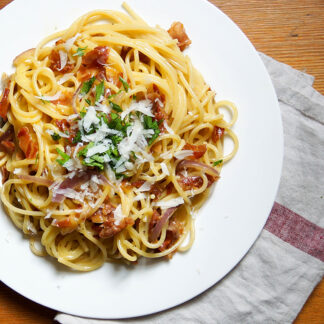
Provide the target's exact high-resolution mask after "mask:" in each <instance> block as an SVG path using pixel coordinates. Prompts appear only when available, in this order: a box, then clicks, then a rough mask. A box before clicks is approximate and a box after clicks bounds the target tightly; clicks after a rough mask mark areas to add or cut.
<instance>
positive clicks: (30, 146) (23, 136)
mask: <svg viewBox="0 0 324 324" xmlns="http://www.w3.org/2000/svg"><path fill="white" fill-rule="evenodd" d="M17 138H18V141H19V147H20V148H21V149H22V151H23V152H24V153H25V156H26V158H27V159H34V158H35V157H36V154H37V152H38V145H37V143H36V142H35V141H34V140H33V138H32V136H31V135H30V133H29V129H28V127H26V126H25V127H22V128H21V129H20V130H19V132H18V134H17Z"/></svg>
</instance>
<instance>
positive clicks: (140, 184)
mask: <svg viewBox="0 0 324 324" xmlns="http://www.w3.org/2000/svg"><path fill="white" fill-rule="evenodd" d="M144 182H145V180H136V181H134V182H132V186H133V187H135V188H137V189H138V188H140V187H141V186H142V185H143V183H144Z"/></svg>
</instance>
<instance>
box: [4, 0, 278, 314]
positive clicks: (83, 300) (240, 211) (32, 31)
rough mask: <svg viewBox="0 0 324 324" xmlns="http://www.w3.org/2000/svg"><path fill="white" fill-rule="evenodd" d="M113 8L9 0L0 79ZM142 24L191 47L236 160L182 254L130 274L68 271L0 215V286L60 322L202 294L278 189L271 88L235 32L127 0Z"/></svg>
mask: <svg viewBox="0 0 324 324" xmlns="http://www.w3.org/2000/svg"><path fill="white" fill-rule="evenodd" d="M121 2H122V1H120V0H110V1H106V0H91V1H89V0H69V1H67V0H56V1H44V0H29V1H28V4H27V3H26V1H25V0H16V1H14V2H13V3H11V4H9V5H8V6H7V7H5V8H4V9H3V10H1V11H0V39H1V40H2V43H3V44H6V45H5V47H3V48H2V50H1V51H0V71H1V72H2V71H3V72H7V73H8V72H11V71H12V60H13V58H14V57H15V56H16V55H17V54H19V53H20V52H22V51H24V50H26V49H29V48H32V47H35V45H36V44H37V43H38V42H39V41H40V40H41V39H42V38H43V37H45V36H47V35H49V34H51V33H53V32H55V31H56V30H59V29H64V28H66V27H68V26H69V25H70V24H71V23H72V22H73V21H74V20H75V19H76V18H77V17H79V16H80V15H82V14H84V13H86V12H88V11H90V10H93V9H115V10H122V8H121ZM128 3H129V4H130V5H131V6H132V7H133V9H134V10H135V11H136V12H137V13H138V14H140V15H141V16H142V17H143V18H144V19H145V20H146V21H147V22H149V23H150V24H151V25H154V26H155V25H156V24H158V25H160V26H162V27H164V28H166V29H167V28H169V26H170V25H171V23H172V22H173V21H181V22H182V23H183V24H184V26H185V28H186V30H187V33H188V35H189V37H190V38H191V40H192V45H191V46H190V48H189V50H188V51H187V54H188V55H190V57H191V59H192V61H193V64H194V65H195V66H196V67H197V68H198V69H199V70H200V71H201V72H202V74H203V75H204V77H205V79H206V81H207V82H208V83H209V84H210V85H211V87H212V88H213V89H215V90H216V92H217V93H218V94H217V97H216V99H225V98H226V99H229V100H231V101H233V102H235V103H236V104H237V106H238V110H239V119H238V122H237V124H236V125H235V128H234V131H235V132H236V134H237V135H238V138H239V141H240V149H239V152H238V154H237V155H236V157H235V158H234V159H233V160H232V161H231V162H230V163H228V164H227V165H226V166H225V167H224V168H223V171H222V177H221V179H220V180H219V182H218V184H217V186H216V187H215V190H214V191H213V193H212V196H211V198H210V199H209V200H208V201H207V203H206V204H205V206H204V207H203V208H202V209H201V210H200V211H199V213H198V215H197V217H196V240H195V242H194V245H193V247H192V249H191V250H189V251H188V252H186V253H183V254H181V253H178V254H176V255H175V256H174V257H173V259H172V260H171V261H165V260H164V259H163V260H157V261H154V262H148V261H146V262H145V261H144V262H140V264H138V265H136V266H130V267H127V266H124V265H114V264H105V265H104V266H103V267H102V268H100V269H99V270H97V271H93V272H90V273H77V272H72V271H70V270H68V269H66V268H64V267H63V266H61V265H59V264H57V262H56V261H54V260H52V259H51V258H41V257H37V256H35V255H33V254H32V252H31V251H30V250H29V245H28V240H27V239H25V238H24V237H23V235H22V234H21V233H20V232H19V231H18V230H17V229H16V228H15V227H14V225H13V224H12V222H11V221H10V220H9V218H8V217H7V216H6V215H5V213H4V212H1V214H0V260H1V267H0V279H1V280H2V281H3V282H4V283H5V284H6V285H8V286H9V287H11V288H12V289H14V290H16V291H17V292H19V293H20V294H22V295H24V296H26V297H27V298H29V299H31V300H33V301H35V302H37V303H40V304H42V305H45V306H48V307H50V308H54V309H56V310H59V311H61V312H66V313H70V314H75V315H80V316H86V317H96V318H125V317H132V316H140V315H145V314H150V313H154V312H157V311H161V310H164V309H167V308H170V307H172V306H175V305H178V304H181V303H183V302H185V301H187V300H188V299H191V298H193V297H195V296H196V295H198V294H200V293H202V292H203V291H205V290H206V289H207V288H209V287H211V286H212V285H214V284H215V283H216V282H217V281H219V280H220V279H221V278H222V277H224V276H225V275H226V274H227V273H228V272H229V271H230V270H231V269H233V267H234V266H235V265H236V264H237V263H238V262H239V261H240V260H241V259H242V257H243V256H244V255H245V253H246V252H247V251H248V250H249V248H250V247H251V245H252V244H253V242H254V241H255V240H256V238H257V237H258V235H259V233H260V231H261V229H262V227H263V226H264V224H265V221H266V219H267V217H268V214H269V212H270V210H271V207H272V204H273V201H274V198H275V194H276V191H277V188H278V184H279V179H280V172H281V165H282V156H283V136H282V125H281V118H280V111H279V106H278V102H277V98H276V95H275V92H274V90H273V87H272V84H271V80H270V78H269V76H268V73H267V71H266V69H265V67H264V66H263V64H262V62H261V60H260V58H259V56H258V54H257V52H256V51H255V49H254V48H253V46H252V45H251V43H250V42H249V41H248V39H247V38H246V37H245V36H244V34H243V33H242V32H241V31H240V29H239V28H238V27H237V26H236V25H235V24H234V23H233V22H232V21H231V20H230V19H229V18H228V17H227V16H225V15H224V14H223V13H222V12H221V11H220V10H218V9H217V8H216V7H215V6H213V5H212V4H210V3H208V2H207V1H205V0H177V1H175V0H163V1H149V0H129V1H128Z"/></svg>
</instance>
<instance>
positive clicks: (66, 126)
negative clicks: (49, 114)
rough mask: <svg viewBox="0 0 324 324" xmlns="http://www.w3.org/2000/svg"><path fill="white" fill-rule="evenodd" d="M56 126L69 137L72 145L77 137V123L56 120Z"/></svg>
mask: <svg viewBox="0 0 324 324" xmlns="http://www.w3.org/2000/svg"><path fill="white" fill-rule="evenodd" d="M55 124H56V125H57V127H58V128H59V129H60V131H61V132H63V133H65V134H67V135H69V137H68V138H67V140H68V141H69V142H70V144H74V143H73V139H74V137H75V136H76V132H77V129H76V128H75V127H74V125H75V124H76V122H75V121H68V120H66V119H61V120H56V121H55Z"/></svg>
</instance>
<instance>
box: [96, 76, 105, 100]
mask: <svg viewBox="0 0 324 324" xmlns="http://www.w3.org/2000/svg"><path fill="white" fill-rule="evenodd" d="M104 92H105V86H104V82H103V81H101V82H100V83H99V84H98V85H97V86H96V97H95V103H96V102H98V101H99V100H100V98H101V97H102V96H103V95H104Z"/></svg>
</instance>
